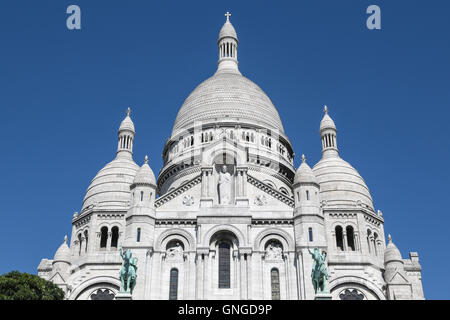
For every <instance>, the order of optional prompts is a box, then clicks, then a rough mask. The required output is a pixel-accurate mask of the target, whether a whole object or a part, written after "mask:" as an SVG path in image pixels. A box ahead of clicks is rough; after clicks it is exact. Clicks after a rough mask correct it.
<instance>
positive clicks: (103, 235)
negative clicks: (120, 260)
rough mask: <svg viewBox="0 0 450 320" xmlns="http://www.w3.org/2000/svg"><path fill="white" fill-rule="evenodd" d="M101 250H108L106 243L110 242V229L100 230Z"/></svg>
mask: <svg viewBox="0 0 450 320" xmlns="http://www.w3.org/2000/svg"><path fill="white" fill-rule="evenodd" d="M100 233H101V235H100V249H102V248H106V243H107V242H108V227H102V228H101V229H100Z"/></svg>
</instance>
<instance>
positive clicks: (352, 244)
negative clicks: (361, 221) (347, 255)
mask: <svg viewBox="0 0 450 320" xmlns="http://www.w3.org/2000/svg"><path fill="white" fill-rule="evenodd" d="M345 230H346V232H347V245H348V247H349V249H350V250H352V251H355V234H354V232H353V227H351V226H347V228H345Z"/></svg>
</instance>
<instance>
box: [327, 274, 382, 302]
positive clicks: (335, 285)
mask: <svg viewBox="0 0 450 320" xmlns="http://www.w3.org/2000/svg"><path fill="white" fill-rule="evenodd" d="M352 286H353V287H356V288H357V289H358V288H362V289H363V290H365V291H367V292H369V293H371V294H372V295H373V296H374V297H375V298H377V299H379V300H386V296H385V295H384V293H383V291H382V290H381V289H380V288H379V287H378V286H376V285H375V284H374V283H372V282H371V281H369V280H367V279H364V278H361V277H357V276H343V277H338V278H336V279H333V280H331V281H330V283H329V290H330V293H331V294H332V295H333V296H334V295H336V294H337V293H336V292H337V291H340V289H344V288H346V287H350V288H351V287H352Z"/></svg>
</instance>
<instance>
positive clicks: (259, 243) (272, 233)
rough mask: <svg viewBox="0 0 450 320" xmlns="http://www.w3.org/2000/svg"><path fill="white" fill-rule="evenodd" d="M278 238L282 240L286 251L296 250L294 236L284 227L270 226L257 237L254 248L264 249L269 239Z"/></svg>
mask: <svg viewBox="0 0 450 320" xmlns="http://www.w3.org/2000/svg"><path fill="white" fill-rule="evenodd" d="M272 239H276V240H278V241H280V242H281V244H282V245H283V248H284V249H285V251H295V244H294V240H293V239H292V237H291V236H290V235H289V234H288V233H287V232H286V231H284V230H283V229H279V228H269V229H265V230H263V231H261V232H260V233H259V234H258V235H257V236H256V238H255V242H254V244H253V250H255V251H264V250H265V249H264V248H265V245H266V243H267V241H269V240H272Z"/></svg>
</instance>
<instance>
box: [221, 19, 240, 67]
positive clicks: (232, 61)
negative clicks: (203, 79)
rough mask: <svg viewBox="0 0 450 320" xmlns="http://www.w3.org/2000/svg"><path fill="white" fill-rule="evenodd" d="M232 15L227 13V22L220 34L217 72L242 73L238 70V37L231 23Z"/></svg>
mask: <svg viewBox="0 0 450 320" xmlns="http://www.w3.org/2000/svg"><path fill="white" fill-rule="evenodd" d="M230 16H231V13H229V12H228V11H227V13H225V17H227V21H225V24H224V25H223V27H222V29H220V32H219V39H218V40H217V45H218V47H219V62H218V68H217V72H221V71H226V72H234V73H240V72H239V69H238V60H237V48H238V37H237V34H236V30H235V29H234V27H233V25H232V24H231V22H230Z"/></svg>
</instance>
